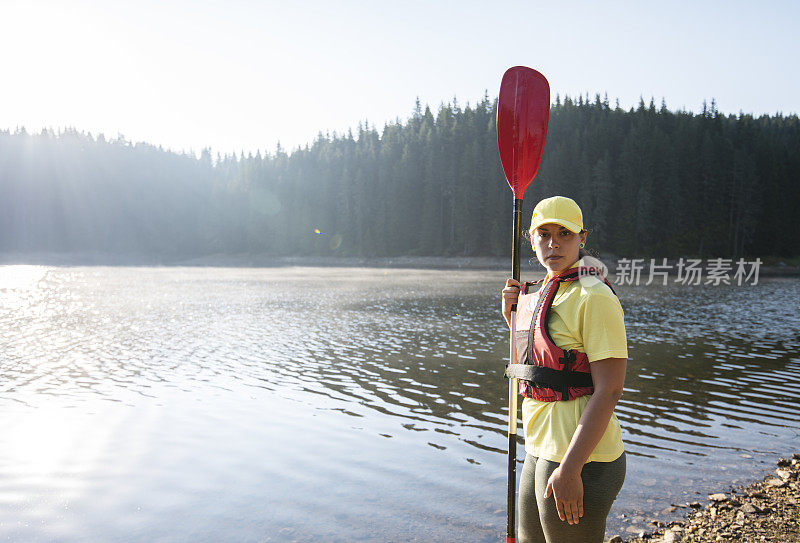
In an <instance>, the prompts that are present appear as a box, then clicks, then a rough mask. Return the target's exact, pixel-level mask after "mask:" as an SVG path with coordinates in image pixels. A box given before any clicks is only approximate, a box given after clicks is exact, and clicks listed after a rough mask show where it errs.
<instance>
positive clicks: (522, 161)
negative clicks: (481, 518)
mask: <svg viewBox="0 0 800 543" xmlns="http://www.w3.org/2000/svg"><path fill="white" fill-rule="evenodd" d="M549 118H550V85H549V84H548V83H547V79H545V77H544V76H543V75H542V74H540V73H539V72H537V71H536V70H532V69H531V68H526V67H525V66H514V67H513V68H509V69H508V70H506V73H505V74H503V81H502V82H501V83H500V97H499V99H498V103H497V148H498V150H499V151H500V162H501V163H502V164H503V172H504V173H505V174H506V179H507V180H508V184H509V185H510V186H511V191H512V192H513V195H514V244H513V246H512V251H511V259H512V263H511V274H512V276H513V277H514V279H516V280H517V281H519V253H520V234H521V219H522V197H523V195H524V194H525V189H527V188H528V185H530V184H531V181H533V178H534V177H536V172H537V171H539V164H540V163H541V161H542V152H543V151H544V140H545V138H546V137H547V121H548V120H549ZM515 328H516V305H514V306H512V307H511V354H510V357H509V362H510V363H511V364H515V363H516V356H517V354H516V351H517V349H516V345H515V340H514V329H515ZM516 440H517V380H516V379H509V380H508V528H507V533H506V542H507V543H514V542H515V541H516V536H515V533H516V532H515V518H514V514H515V508H516V491H517V441H516Z"/></svg>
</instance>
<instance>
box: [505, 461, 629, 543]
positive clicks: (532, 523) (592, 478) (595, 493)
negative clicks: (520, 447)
mask: <svg viewBox="0 0 800 543" xmlns="http://www.w3.org/2000/svg"><path fill="white" fill-rule="evenodd" d="M558 466H559V463H558V462H551V461H549V460H540V459H538V458H536V457H535V456H531V455H530V454H529V455H527V456H526V457H525V463H524V464H523V466H522V474H521V475H520V479H519V507H518V511H519V526H518V530H519V533H518V534H517V541H519V543H570V542H576V543H577V542H580V543H594V542H597V543H602V542H603V540H604V539H605V534H606V518H607V517H608V512H609V511H610V510H611V504H613V503H614V500H615V499H616V497H617V494H619V491H620V489H621V488H622V483H623V482H624V481H625V453H622V456H620V457H619V458H617V459H616V460H614V461H613V462H589V463H588V464H585V465H584V466H583V470H581V480H582V481H583V517H581V520H580V522H578V524H572V525H570V524H569V523H568V522H567V521H562V520H561V519H560V518H558V511H557V510H556V502H555V500H554V499H553V496H552V495H550V497H549V498H547V499H544V497H543V496H544V490H545V488H547V480H548V479H549V478H550V474H552V473H553V471H554V470H555V469H556V468H557V467H558Z"/></svg>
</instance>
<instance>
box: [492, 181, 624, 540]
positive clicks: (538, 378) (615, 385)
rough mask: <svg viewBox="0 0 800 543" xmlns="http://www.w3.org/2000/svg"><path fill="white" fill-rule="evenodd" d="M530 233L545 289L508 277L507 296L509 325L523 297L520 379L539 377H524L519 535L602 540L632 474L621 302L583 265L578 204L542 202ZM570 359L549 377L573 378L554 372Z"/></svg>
mask: <svg viewBox="0 0 800 543" xmlns="http://www.w3.org/2000/svg"><path fill="white" fill-rule="evenodd" d="M530 235H531V245H532V247H533V250H534V251H535V252H536V257H537V258H538V259H539V262H540V263H541V264H542V266H544V267H545V268H547V277H546V278H545V279H544V281H543V282H542V286H541V289H540V290H539V291H538V295H537V294H530V293H533V292H535V291H536V290H537V288H538V286H536V287H533V288H529V287H531V286H533V284H526V285H525V287H526V288H524V289H523V290H524V292H523V295H520V287H521V285H520V283H519V282H517V281H515V280H514V279H509V280H508V281H507V282H506V286H505V288H504V289H503V301H502V312H503V317H504V318H505V320H506V322H507V323H509V326H510V325H511V324H510V321H511V318H510V317H511V306H512V305H513V304H516V303H517V302H518V301H519V307H518V311H517V319H516V330H515V338H516V342H517V350H516V352H517V358H518V362H519V363H520V365H515V366H514V367H515V368H522V369H523V370H527V373H525V372H522V373H520V374H519V375H520V376H528V377H529V379H532V380H524V379H523V380H521V381H520V385H521V386H520V392H521V393H522V394H523V395H524V396H526V397H525V399H524V400H523V403H522V421H523V426H524V428H525V451H526V456H525V463H524V465H523V467H522V473H521V475H520V482H519V527H518V532H519V533H518V541H520V542H521V543H529V542H537V543H538V542H541V543H568V542H580V543H588V542H594V541H597V542H602V541H603V539H604V537H605V524H606V518H607V517H608V513H609V511H610V509H611V505H612V503H613V502H614V499H615V498H616V496H617V494H618V493H619V491H620V489H621V488H622V483H623V482H624V480H625V452H624V447H623V444H622V438H621V434H620V427H619V421H618V420H617V418H616V416H615V415H614V407H615V406H616V403H617V400H619V398H620V396H621V395H622V387H623V384H624V382H625V368H626V364H627V358H628V350H627V340H626V336H625V324H624V315H623V312H622V306H621V305H620V303H619V300H618V299H617V296H616V294H615V293H614V291H613V289H611V287H610V285H609V284H608V283H607V282H606V281H605V279H603V278H602V275H599V274H595V271H596V270H593V269H592V268H586V267H584V265H585V262H584V260H583V259H582V256H583V254H582V251H581V249H582V248H583V247H584V245H585V243H586V236H587V232H586V231H585V230H584V229H583V215H582V213H581V209H580V207H578V205H577V204H576V203H575V202H574V201H573V200H571V199H569V198H565V197H563V196H554V197H552V198H547V199H544V200H542V201H541V202H539V203H538V204H537V205H536V208H535V209H534V211H533V218H532V220H531V227H530ZM579 270H580V271H581V272H582V273H581V274H579V273H577V272H578V271H579ZM586 274H590V275H586ZM598 277H599V278H598ZM548 305H549V308H548ZM526 312H527V318H526ZM554 353H555V354H554ZM565 361H566V362H565ZM564 363H566V365H567V367H568V368H570V373H569V374H568V375H569V377H568V378H567V382H564V381H558V382H557V381H554V380H552V379H561V377H550V376H552V375H559V376H564V375H567V374H565V373H564V372H560V371H558V370H557V369H555V370H554V369H552V368H553V367H556V368H558V367H561V368H563V365H562V366H558V364H564ZM581 364H583V366H582V367H581ZM548 365H549V366H550V367H551V368H550V369H548V368H547V367H545V368H544V369H541V367H542V366H548ZM570 365H571V367H570ZM511 367H512V366H509V368H511ZM548 384H549V385H550V387H548V386H547V385H548Z"/></svg>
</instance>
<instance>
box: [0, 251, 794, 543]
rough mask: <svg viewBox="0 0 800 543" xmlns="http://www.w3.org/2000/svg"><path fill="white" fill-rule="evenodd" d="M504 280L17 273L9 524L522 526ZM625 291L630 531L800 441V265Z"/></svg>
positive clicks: (8, 428)
mask: <svg viewBox="0 0 800 543" xmlns="http://www.w3.org/2000/svg"><path fill="white" fill-rule="evenodd" d="M504 281H505V275H504V274H503V273H502V272H460V271H459V272H453V271H418V270H397V269H393V270H382V269H342V268H339V269H336V268H282V269H235V268H225V269H222V268H123V267H117V268H103V267H92V268H70V267H63V268H55V267H36V266H7V267H2V268H0V407H1V408H2V413H3V417H0V481H2V484H0V539H3V540H11V541H22V540H33V541H35V540H42V541H49V540H58V541H98V540H102V541H123V540H124V541H184V540H190V541H295V540H297V541H300V540H303V541H305V540H309V539H318V540H323V541H409V540H414V539H415V538H418V539H422V538H425V539H430V538H438V539H440V540H456V539H457V540H463V541H496V540H497V537H498V535H499V534H501V533H503V532H504V528H505V492H506V490H505V477H506V473H505V472H506V464H505V447H506V437H505V431H506V424H507V423H506V417H507V409H506V402H507V398H506V394H507V384H506V382H505V379H504V378H503V377H502V369H503V365H504V363H505V357H506V356H507V351H508V348H507V334H506V331H505V329H504V323H503V321H502V318H501V317H500V315H499V291H500V288H501V287H502V284H503V283H504ZM618 293H619V294H620V297H621V299H622V303H623V308H624V310H625V314H626V325H627V330H628V338H629V345H630V356H631V359H630V361H629V366H628V368H629V369H628V375H627V380H626V388H625V393H624V396H623V398H622V400H621V401H620V403H619V405H618V407H617V415H618V417H619V419H620V422H621V424H622V427H623V439H624V440H625V444H626V450H627V451H628V454H629V458H628V474H627V479H626V483H625V487H624V488H623V490H622V493H621V494H620V496H619V498H618V500H617V503H616V504H615V506H614V509H613V510H612V514H611V518H610V519H609V526H608V531H607V533H608V535H613V534H614V533H623V532H626V531H628V530H630V531H633V530H634V529H643V528H645V525H646V523H647V522H648V521H649V520H650V519H652V518H656V517H658V518H659V519H662V520H665V519H669V518H674V517H676V516H678V515H680V512H681V511H680V510H678V511H675V512H671V513H666V512H664V510H665V509H666V508H668V507H669V506H670V504H671V503H678V504H681V503H685V502H686V501H693V500H695V499H698V498H699V497H702V498H704V497H705V495H706V494H707V493H710V492H715V491H720V490H725V489H727V488H728V487H729V486H730V485H731V484H735V483H737V482H738V483H744V482H745V481H748V480H750V479H753V478H756V477H759V476H760V475H762V474H763V473H764V472H765V471H766V470H767V469H769V468H770V467H771V466H772V465H773V463H774V460H775V458H776V457H777V456H778V455H781V454H784V455H785V454H788V453H790V452H796V451H797V450H798V447H800V422H798V421H799V420H800V407H798V398H799V397H800V393H798V392H796V391H797V390H798V382H800V371H799V370H800V358H799V357H798V355H797V352H798V347H799V346H800V318H798V315H797V312H796V300H798V299H800V281H798V280H797V279H794V278H793V279H763V278H762V279H761V282H760V283H759V284H758V285H755V286H752V285H745V286H741V287H727V286H722V287H711V286H708V287H688V286H683V285H670V286H666V287H664V286H660V285H651V286H647V287H645V286H628V287H620V288H618ZM520 443H521V442H520ZM518 450H519V459H520V460H522V458H523V456H524V448H523V447H522V446H520V447H519V448H518ZM698 492H699V496H698V494H697V493H698ZM622 515H625V516H624V517H623V516H622Z"/></svg>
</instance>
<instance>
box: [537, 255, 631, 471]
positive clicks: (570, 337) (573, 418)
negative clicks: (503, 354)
mask: <svg viewBox="0 0 800 543" xmlns="http://www.w3.org/2000/svg"><path fill="white" fill-rule="evenodd" d="M581 265H583V260H579V261H578V262H576V263H575V264H573V265H572V266H571V267H572V268H574V267H576V266H581ZM549 279H550V276H549V274H548V277H547V280H549ZM624 318H625V315H624V313H623V312H622V306H621V305H620V303H619V300H618V299H617V297H616V296H615V295H614V293H613V292H611V289H609V288H608V286H607V285H606V284H605V283H603V282H602V281H601V280H599V279H596V278H594V277H588V278H586V279H583V280H579V281H571V282H569V283H561V284H560V285H559V286H558V292H557V293H556V295H555V297H554V298H553V305H552V307H551V309H550V318H549V319H548V326H547V328H548V330H549V332H550V337H551V338H552V339H553V342H554V343H555V344H556V345H557V346H558V347H561V348H562V349H577V350H579V351H581V352H584V353H586V355H587V357H588V358H589V362H594V361H596V360H602V359H604V358H628V343H627V338H626V336H625V320H624ZM589 398H591V395H588V396H581V397H580V398H575V399H574V400H569V401H556V402H540V401H538V400H534V399H531V398H525V399H524V401H523V402H522V424H523V427H524V428H525V450H526V451H527V452H528V454H531V455H533V456H536V457H538V458H544V459H545V460H550V461H553V462H561V460H562V459H563V458H564V454H566V452H567V447H568V446H569V443H570V441H571V440H572V435H573V434H574V433H575V430H576V429H577V427H578V421H579V420H580V418H581V414H582V413H583V409H584V408H585V407H586V404H587V403H589ZM624 450H625V448H624V446H623V444H622V434H621V432H620V427H619V420H617V416H616V415H614V414H613V413H612V415H611V420H610V421H609V422H608V427H607V428H606V431H605V433H604V434H603V437H602V438H601V439H600V442H599V443H598V444H597V447H595V449H594V451H592V454H591V455H590V456H589V458H588V459H587V462H612V461H614V460H616V459H617V458H619V456H620V455H621V454H622V452H623V451H624Z"/></svg>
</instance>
